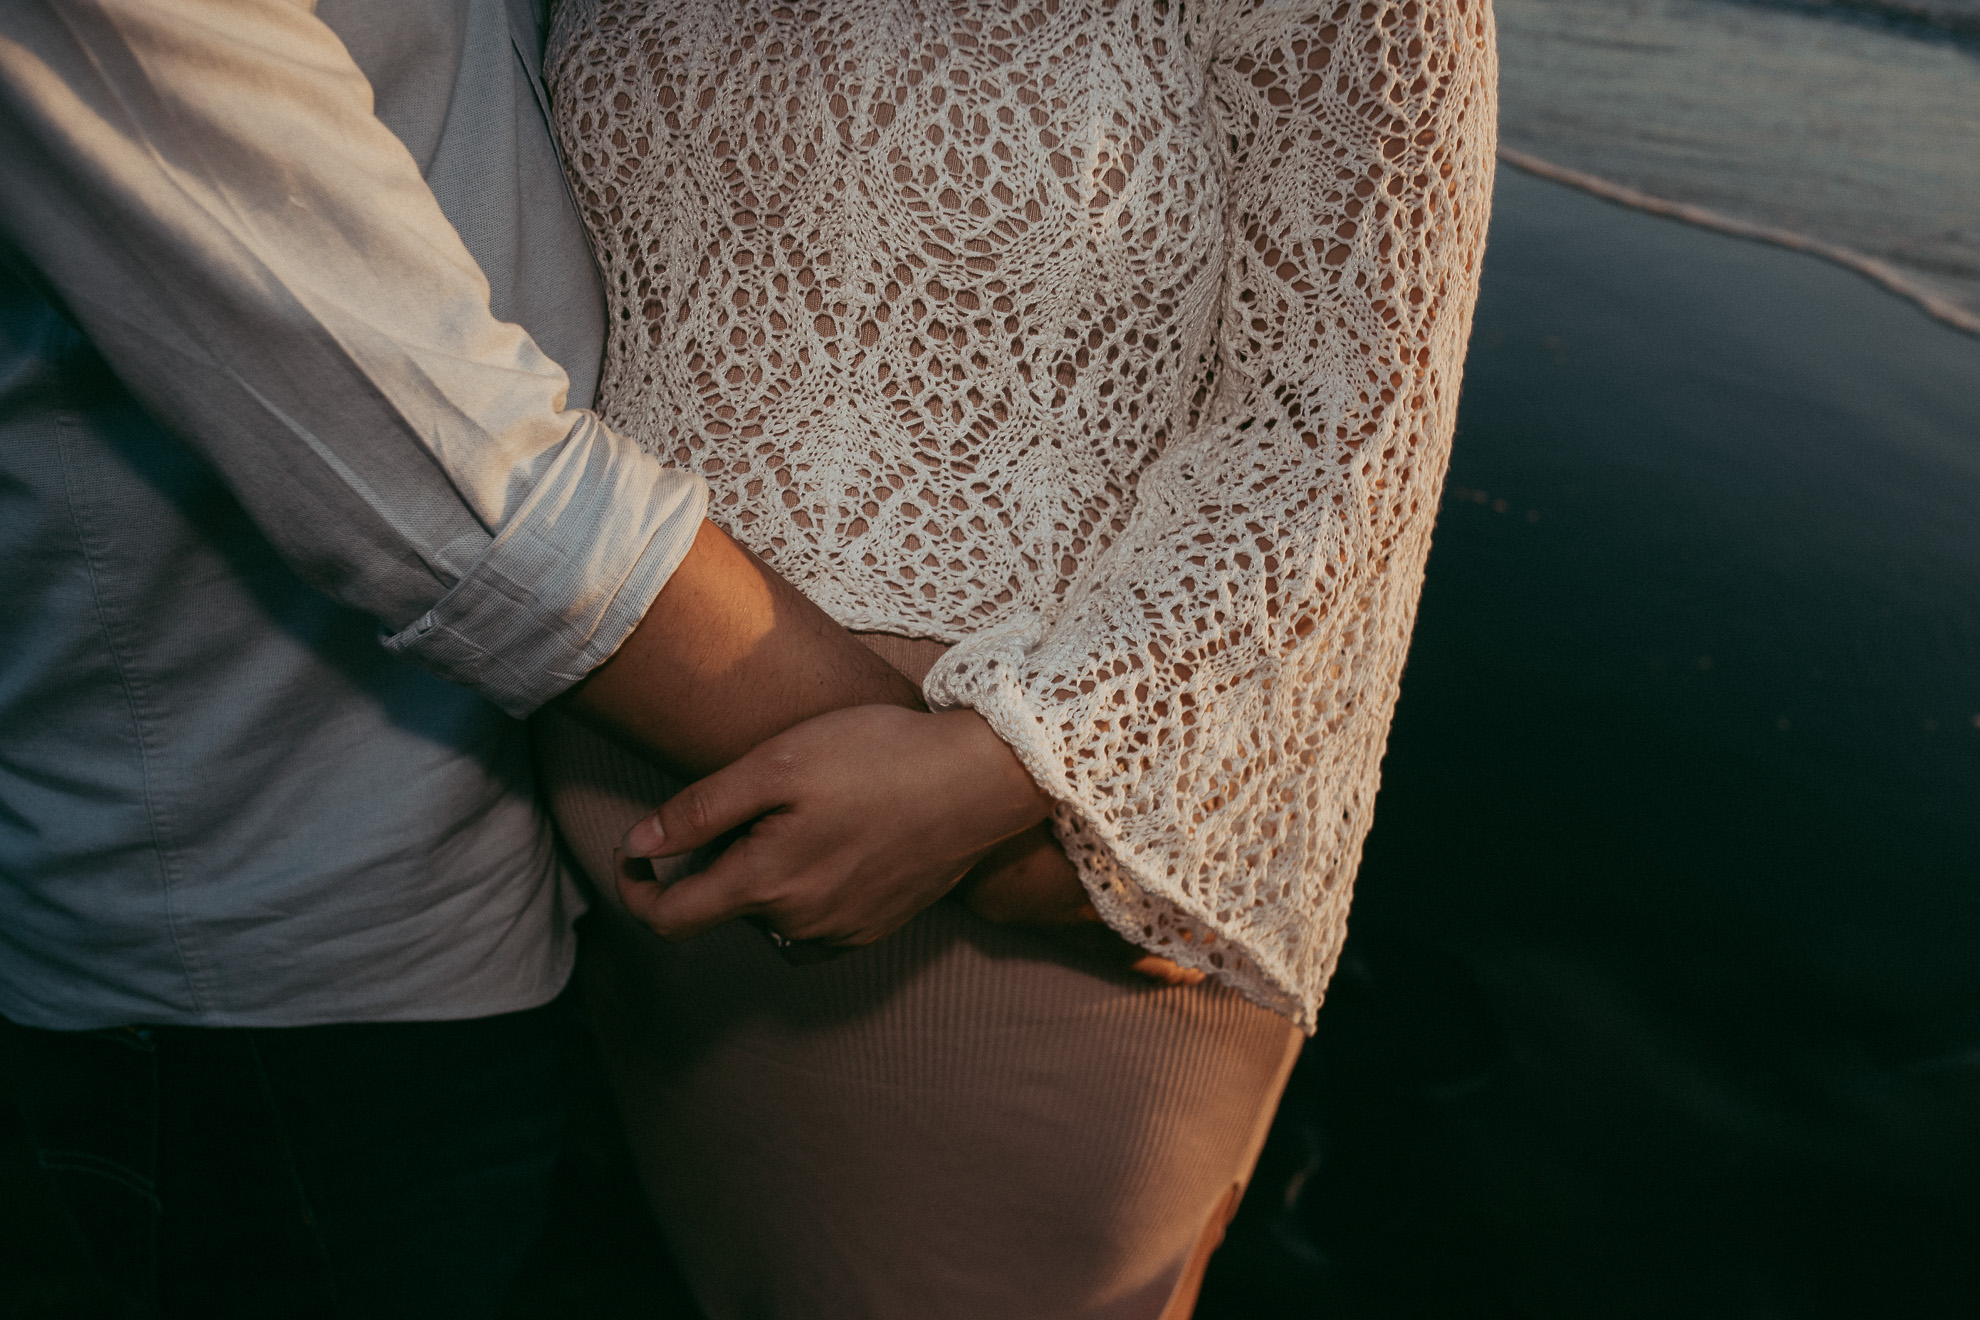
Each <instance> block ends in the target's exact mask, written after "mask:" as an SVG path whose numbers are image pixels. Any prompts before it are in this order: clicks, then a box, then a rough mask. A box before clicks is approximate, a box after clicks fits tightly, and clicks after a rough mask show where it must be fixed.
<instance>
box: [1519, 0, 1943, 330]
mask: <svg viewBox="0 0 1980 1320" xmlns="http://www.w3.org/2000/svg"><path fill="white" fill-rule="evenodd" d="M1497 8H1498V17H1499V57H1500V87H1501V99H1500V106H1501V115H1500V141H1501V143H1502V144H1503V145H1504V147H1505V148H1506V149H1507V152H1508V154H1507V155H1505V156H1504V157H1503V159H1506V160H1507V161H1508V163H1509V164H1512V165H1513V166H1514V167H1515V168H1518V167H1520V166H1521V165H1522V163H1523V162H1524V163H1531V164H1533V171H1532V172H1534V173H1537V174H1539V175H1540V176H1541V177H1545V178H1550V179H1554V180H1556V181H1558V182H1562V183H1567V184H1569V185H1571V186H1574V187H1577V188H1579V189H1581V190H1583V191H1587V192H1592V193H1594V194H1595V195H1597V196H1601V197H1605V198H1607V199H1608V200H1610V201H1612V202H1616V203H1619V204H1621V205H1625V206H1631V207H1635V208H1636V209H1643V210H1649V211H1652V212H1654V213H1656V214H1660V215H1666V216H1669V217H1671V218H1674V219H1679V220H1683V221H1686V222H1689V223H1693V224H1697V225H1701V226H1703V227H1705V228H1709V229H1712V230H1715V231H1717V232H1722V233H1729V234H1733V235H1736V236H1739V237H1742V238H1747V239H1752V240H1758V241H1763V242H1770V243H1776V244H1778V245H1780V246H1785V247H1789V248H1793V249H1796V250H1799V251H1804V252H1809V253H1812V254H1814V255H1817V256H1820V257H1823V258H1825V259H1827V260H1830V261H1833V262H1835V263H1837V264H1839V265H1842V266H1844V267H1846V268H1848V269H1850V270H1852V271H1854V272H1855V273H1857V274H1858V275H1860V276H1863V277H1866V278H1868V279H1870V280H1872V281H1874V282H1876V283H1877V284H1879V285H1881V286H1883V287H1884V288H1886V289H1887V290H1889V291H1891V292H1894V293H1897V294H1899V295H1900V296H1903V297H1906V298H1907V299H1909V300H1910V301H1912V302H1914V303H1915V304H1917V305H1919V306H1921V307H1925V308H1926V309H1927V310H1928V311H1930V312H1931V314H1932V315H1934V316H1935V318H1936V319H1938V320H1940V321H1942V322H1944V323H1946V324H1948V325H1952V326H1954V327H1956V328H1958V329H1961V330H1963V331H1966V332H1968V333H1974V332H1975V328H1974V327H1975V324H1976V323H1980V221H1976V217H1980V35H1973V34H1969V33H1968V32H1967V29H1968V28H1969V27H1971V28H1973V29H1974V32H1975V33H1980V0H1498V4H1497ZM1927 19H1930V23H1929V24H1927V22H1926V20H1927ZM1947 306H1950V307H1952V308H1954V309H1957V312H1958V313H1960V314H1958V315H1953V316H1948V315H1946V314H1945V308H1946V307H1947Z"/></svg>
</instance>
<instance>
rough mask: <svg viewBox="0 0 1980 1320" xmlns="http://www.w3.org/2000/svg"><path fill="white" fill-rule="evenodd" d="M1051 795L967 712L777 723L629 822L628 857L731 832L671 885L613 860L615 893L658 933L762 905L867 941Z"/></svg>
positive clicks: (1018, 828) (1035, 817) (809, 936)
mask: <svg viewBox="0 0 1980 1320" xmlns="http://www.w3.org/2000/svg"><path fill="white" fill-rule="evenodd" d="M1050 806H1051V803H1050V800H1049V799H1048V798H1046V796H1045V795H1044V794H1043V793H1041V792H1040V791H1039V790H1038V786H1037V785H1036V784H1034V783H1033V782H1032V780H1031V776H1030V775H1028V774H1027V773H1026V772H1025V770H1024V767H1023V766H1022V765H1020V764H1019V763H1018V760H1017V758H1016V757H1015V756H1013V755H1012V754H1011V750H1010V748H1008V747H1006V746H1005V745H1004V743H1003V741H1002V740H1001V739H999V738H998V737H997V735H996V734H995V733H994V732H992V731H991V729H990V726H989V725H988V724H987V723H985V722H984V720H983V717H982V716H980V715H978V714H976V713H975V712H974V711H967V710H962V711H946V712H943V713H941V714H935V715H930V714H924V713H920V712H915V711H908V710H903V709H900V708H899V707H895V706H855V707H852V708H850V709H846V710H838V711H832V712H830V713H828V714H824V715H819V716H816V717H814V718H812V719H809V720H806V721H805V722H804V723H802V724H799V725H797V726H795V727H793V728H791V729H789V730H787V731H785V732H784V733H781V734H778V735H777V736H776V737H774V738H771V739H769V740H768V741H766V742H764V743H762V744H761V745H759V746H758V747H756V748H755V750H753V751H751V752H749V753H747V754H745V755H744V756H742V757H741V758H740V759H738V760H736V761H735V762H733V763H732V764H730V765H729V766H727V767H726V768H724V769H722V770H718V771H716V772H715V773H714V774H712V775H709V776H708V777H707V778H706V779H702V780H699V781H697V782H696V783H693V784H690V785H688V786H687V787H686V788H684V789H682V790H681V791H680V792H679V793H677V794H675V795H674V796H673V797H672V798H670V799H668V801H667V802H666V804H665V805H664V806H662V807H661V808H660V810H659V811H657V812H655V813H654V814H653V815H652V816H650V817H648V818H647V819H645V820H643V821H641V822H640V823H639V824H637V825H635V826H633V828H632V829H631V831H629V832H628V833H627V835H626V839H625V843H624V845H623V847H622V850H623V852H624V853H625V855H626V856H628V857H649V858H651V857H678V856H681V855H682V854H685V853H688V852H692V851H693V850H694V849H696V848H700V847H703V846H705V845H707V844H710V843H714V842H716V841H718V840H720V839H721V838H722V837H723V836H724V835H727V834H730V833H731V832H733V831H736V830H739V829H741V830H743V831H744V832H743V833H742V834H741V835H740V836H739V837H737V838H735V839H734V841H733V842H731V843H729V844H728V846H727V847H726V848H724V849H723V851H722V853H721V855H720V856H719V857H718V858H717V859H716V860H715V862H714V864H713V865H711V866H710V867H709V868H708V869H707V870H705V871H701V872H699V873H697V874H695V875H691V876H688V877H687V878H685V879H683V880H681V881H679V882H677V883H675V884H673V885H670V886H666V887H662V886H660V885H657V884H654V883H652V882H648V881H640V880H635V879H631V878H629V877H628V876H627V875H626V874H625V872H624V871H623V870H622V871H621V877H620V880H619V892H620V895H621V897H622V898H623V899H624V901H625V904H626V907H627V908H628V909H629V910H630V911H631V912H632V913H633V915H634V916H636V917H638V918H639V919H640V920H642V921H644V922H645V923H646V924H647V925H648V926H651V927H652V928H653V929H654V930H655V931H657V932H658V933H660V934H661V935H663V936H665V937H666V938H668V939H671V940H684V939H687V938H689V937H691V936H694V935H698V934H700V933H701V932H702V931H704V930H708V929H709V928H711V927H713V926H717V925H720V924H721V923H723V922H725V921H729V920H731V919H733V918H735V917H742V916H760V917H762V918H763V919H764V920H765V921H766V922H767V923H768V924H769V926H770V928H771V929H772V930H775V931H776V932H777V933H779V934H781V935H783V936H785V937H786V938H788V939H793V940H817V941H822V942H824V943H828V944H837V945H859V944H869V943H871V942H872V941H874V940H877V939H879V938H881V937H882V936H884V935H888V934H890V933H892V932H893V931H895V930H897V929H899V928H900V927H901V926H902V925H905V924H906V923H907V922H908V920H909V919H911V918H912V917H913V916H914V915H915V914H916V913H918V912H920V911H921V910H922V909H923V908H925V907H927V906H928V905H929V904H930V903H932V902H934V901H935V900H936V899H938V898H940V897H941V896H942V895H943V894H945V893H947V892H948V891H949V890H950V889H951V888H952V887H953V886H954V885H955V883H956V881H957V880H958V879H960V878H961V877H962V875H963V874H964V873H965V872H967V871H968V870H969V869H970V868H971V867H972V866H974V865H975V864H976V863H977V862H978V861H979V860H980V859H981V858H982V857H983V856H984V855H985V854H986V853H987V852H989V850H990V849H992V848H993V847H995V846H996V845H997V844H998V843H999V842H1000V841H1002V840H1004V839H1007V838H1010V837H1011V836H1012V835H1015V834H1019V833H1021V832H1022V831H1024V830H1026V829H1028V828H1029V827H1030V826H1032V825H1034V824H1036V823H1038V822H1039V821H1041V820H1043V819H1044V817H1045V814H1046V812H1047V811H1048V810H1049V809H1050ZM745 827H747V828H745ZM1060 860H1061V862H1062V863H1063V861H1064V859H1063V857H1061V859H1060ZM1074 883H1075V887H1076V886H1077V881H1075V882H1074Z"/></svg>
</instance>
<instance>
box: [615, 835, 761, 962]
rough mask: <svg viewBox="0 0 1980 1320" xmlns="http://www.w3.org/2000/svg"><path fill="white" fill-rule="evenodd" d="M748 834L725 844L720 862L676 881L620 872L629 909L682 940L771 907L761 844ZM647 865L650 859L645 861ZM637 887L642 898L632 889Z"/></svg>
mask: <svg viewBox="0 0 1980 1320" xmlns="http://www.w3.org/2000/svg"><path fill="white" fill-rule="evenodd" d="M751 842H752V840H751V839H750V837H749V836H748V835H744V836H743V837H742V838H740V839H738V840H736V841H735V842H734V843H732V844H730V845H729V846H728V847H727V848H725V849H723V851H722V855H721V856H720V857H718V858H716V859H715V863H714V865H712V866H710V867H709V868H708V869H707V870H705V871H700V872H697V873H696V874H694V875H690V876H685V877H683V878H682V879H680V880H677V881H675V882H674V883H673V884H671V885H657V884H652V883H646V884H642V883H640V882H638V881H637V880H628V879H627V872H626V870H625V869H624V868H621V871H620V880H619V893H620V894H621V895H622V896H624V897H625V899H626V908H627V909H628V910H629V911H631V912H632V914H633V915H634V916H636V917H638V918H639V919H640V920H641V921H643V922H645V923H646V925H647V926H648V927H649V928H651V929H652V931H653V933H654V934H656V935H658V936H660V937H661V938H662V939H667V940H672V941H674V942H676V943H679V942H680V941H681V940H688V939H693V938H694V937H695V936H696V935H699V934H701V933H702V932H703V931H707V930H713V929H714V928H715V927H717V926H719V925H721V924H722V923H723V922H725V921H733V920H734V919H735V918H737V917H744V916H749V915H751V914H753V913H757V912H761V911H763V910H764V908H765V907H766V905H767V904H766V897H765V895H764V893H763V891H762V887H761V882H762V876H761V874H760V873H759V869H758V867H757V865H756V864H755V863H756V861H757V857H756V854H758V853H760V852H762V849H761V848H752V847H750V846H749V845H750V844H751ZM640 865H644V863H640ZM628 889H631V890H635V891H637V903H635V900H634V897H633V896H632V895H629V894H627V890H628Z"/></svg>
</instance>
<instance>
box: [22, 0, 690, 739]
mask: <svg viewBox="0 0 1980 1320" xmlns="http://www.w3.org/2000/svg"><path fill="white" fill-rule="evenodd" d="M0 246H4V247H6V248H11V249H12V251H11V253H9V254H7V255H9V256H11V258H12V259H13V260H15V261H17V262H19V264H21V265H22V266H23V268H24V270H25V273H26V274H27V275H28V276H29V277H30V278H31V279H33V280H35V282H36V283H37V284H38V285H39V286H40V287H41V288H42V289H43V290H44V292H45V293H46V294H47V295H48V296H49V297H50V298H52V299H54V300H55V301H56V302H57V303H58V304H59V305H60V306H61V307H62V308H63V309H64V311H65V313H66V314H67V316H68V317H69V319H70V320H71V321H72V322H73V323H74V324H75V325H76V326H77V327H78V329H79V330H80V331H81V332H82V333H83V334H84V335H86V336H87V337H88V338H89V340H90V342H91V344H92V346H93V347H94V348H95V349H96V350H97V351H98V352H99V353H101V354H102V356H103V357H104V359H105V360H106V361H107V362H108V363H109V365H110V367H111V369H112V371H114V372H115V374H116V375H117V377H118V379H119V381H120V382H121V383H122V384H123V385H124V387H125V388H127V389H128V390H129V391H130V392H131V394H132V395H133V396H135V397H136V398H137V400H138V401H139V402H140V403H142V404H143V405H144V406H145V408H146V409H147V410H148V411H149V412H150V413H151V414H152V415H153V416H154V417H155V418H157V419H158V420H159V421H160V422H161V423H163V424H164V425H165V426H166V427H167V428H168V429H169V430H171V431H172V432H173V433H174V434H175V435H176V436H177V437H179V438H180V439H181V440H182V441H183V442H184V443H186V444H187V445H189V446H191V447H192V448H194V449H195V450H197V451H198V452H199V453H201V454H202V455H203V456H204V457H205V458H206V459H207V460H208V461H209V462H211V463H212V464H213V465H214V467H215V468H216V469H217V470H218V471H219V472H220V473H221V474H222V476H223V477H224V478H225V480H226V481H227V483H228V485H229V486H230V487H231V489H232V490H233V491H234V493H235V495H236V496H237V497H238V498H239V499H240V501H241V503H242V504H243V506H244V507H245V508H246V509H247V511H248V513H249V516H250V517H252V518H253V519H254V520H255V523H256V525H257V526H259V527H260V528H261V530H262V531H263V533H264V534H265V535H267V536H268V538H269V539H270V541H271V542H273V544H274V545H275V546H276V548H277V549H278V550H279V551H280V552H281V553H282V555H283V557H284V558H285V559H286V560H287V561H288V562H289V563H290V564H291V565H292V566H293V567H295V568H296V570H297V571H298V572H300V573H301V574H302V575H303V576H304V577H305V578H306V579H307V580H309V581H310V582H311V583H312V584H314V585H315V586H317V587H318V588H319V589H321V590H323V591H325V592H328V593H329V594H331V595H332V596H334V597H336V598H337V599H339V600H341V601H343V602H344V603H346V604H348V605H351V606H353V607H356V608H359V609H362V610H365V611H368V612H370V613H371V614H373V615H375V616H376V617H377V618H379V619H380V620H381V622H382V623H383V624H384V626H385V629H386V631H387V632H388V633H389V634H391V635H390V636H389V637H388V638H387V639H386V643H385V644H386V645H387V646H388V647H390V648H392V649H394V650H396V651H399V652H401V653H402V654H404V655H406V656H407V657H409V658H411V659H413V660H415V661H417V662H418V663H420V664H423V665H425V666H427V667H428V668H430V669H432V670H434V671H435V672H437V673H440V674H441V675H443V676H445V677H447V678H449V679H451V680H453V681H455V682H459V683H462V684H464V685H466V686H468V687H470V688H472V689H474V690H476V691H478V692H480V693H481V694H482V695H484V696H486V697H487V698H488V699H490V700H491V701H494V702H495V703H496V704H498V705H500V706H501V707H503V708H504V709H506V710H508V711H510V712H511V713H513V714H518V715H520V714H525V713H527V712H528V711H530V710H532V709H534V708H535V707H537V706H539V705H541V704H542V703H543V702H545V701H547V700H549V699H550V698H551V697H553V696H555V695H557V694H558V693H559V692H561V691H563V690H564V689H565V688H567V687H569V686H570V685H571V684H572V683H574V682H576V681H577V680H578V679H580V678H582V677H583V676H584V675H585V674H586V673H588V672H589V671H590V670H591V669H592V668H594V667H595V666H597V665H598V664H599V663H601V662H602V661H604V660H605V659H606V658H607V657H609V656H610V655H611V654H612V652H613V651H614V650H616V649H617V647H618V646H619V644H620V642H621V641H623V640H624V638H625V637H626V635H627V634H628V633H630V631H631V630H632V628H633V627H634V626H635V625H636V624H637V623H638V622H639V620H640V619H641V618H642V617H643V616H644V614H645V612H646V609H647V607H648V606H649V605H650V604H651V602H652V600H653V598H654V597H655V596H656V595H657V594H658V593H659V591H660V589H661V587H662V586H664V585H665V584H666V581H667V578H668V577H669V575H670V574H672V572H673V571H674V569H675V567H676V566H677V565H678V564H679V563H680V561H681V559H682V557H683V556H685V555H686V553H687V551H688V548H689V547H690V546H691V545H692V544H693V540H694V536H695V533H696V531H697V529H698V528H699V526H700V523H701V518H702V514H703V512H704V511H705V509H706V505H707V490H706V487H705V485H704V484H703V483H702V482H701V480H700V479H699V478H698V477H695V476H694V475H692V474H690V473H687V472H683V471H680V470H678V469H674V468H670V467H667V466H664V465H663V464H662V463H660V462H659V461H658V460H657V459H655V458H653V457H651V456H650V455H647V454H645V453H644V452H642V451H641V450H639V449H638V447H637V446H635V445H633V444H631V443H630V442H629V441H627V440H625V439H623V438H622V437H620V436H618V435H617V434H616V433H614V432H613V431H612V430H611V429H610V428H608V427H606V426H605V425H604V424H603V423H602V422H600V421H599V420H598V418H597V417H596V416H595V415H593V414H592V413H590V412H587V411H583V410H578V409H568V408H566V407H565V394H566V381H565V376H564V373H563V370H562V369H561V368H560V367H559V366H558V365H557V364H556V363H555V362H552V361H551V360H550V359H549V358H548V357H547V356H545V354H544V353H543V352H542V351H541V350H540V349H538V348H537V346H536V344H535V343H534V342H533V341H532V340H531V339H530V337H529V336H528V335H527V334H525V333H524V332H523V331H522V330H521V329H520V328H518V327H516V326H514V325H510V324H507V323H504V322H501V321H498V320H496V319H495V318H494V317H493V316H492V315H491V314H490V312H489V309H488V297H489V291H488V284H487V281H486V280H485V279H484V278H483V276H482V273H481V271H480V269H479V268H478V267H477V266H476V265H475V262H474V260H473V258H472V257H470V256H469V254H468V252H467V250H466V248H465V247H464V246H463V245H462V243H461V241H460V238H459V236H458V235H457V234H456V233H455V232H454V230H453V228H452V226H450V225H449V224H448V222H447V220H446V218H445V216H443V215H442V214H441V211H440V208H439V205H438V203H437V202H435V200H434V198H433V195H432V193H431V191H430V190H429V189H428V188H427V186H426V184H425V182H424V180H422V179H421V177H420V174H419V170H418V167H417V166H416V164H415V163H414V161H413V159H412V157H411V156H410V155H409V154H408V153H407V151H406V149H405V148H404V146H403V145H401V143H400V142H399V140H398V139H397V138H396V137H394V136H393V134H392V133H391V131H390V130H389V129H387V128H386V127H385V126H384V125H383V124H382V123H380V122H379V121H378V119H377V118H376V116H375V115H373V113H372V105H371V88H370V85H369V84H368V83H367V82H366V80H365V78H364V76H363V74H362V73H360V72H359V70H358V68H357V66H356V65H355V64H354V63H353V62H352V60H351V57H350V55H349V54H348V53H347V52H346V51H345V49H344V47H343V45H342V44H341V43H340V42H339V41H338V40H337V38H336V36H335V35H333V34H332V33H331V31H330V30H329V29H328V28H327V27H325V26H324V25H323V24H322V23H321V22H320V21H319V20H317V19H316V18H315V16H314V15H313V13H312V12H311V6H310V5H309V4H307V3H304V2H303V0H7V3H6V4H5V5H0Z"/></svg>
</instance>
